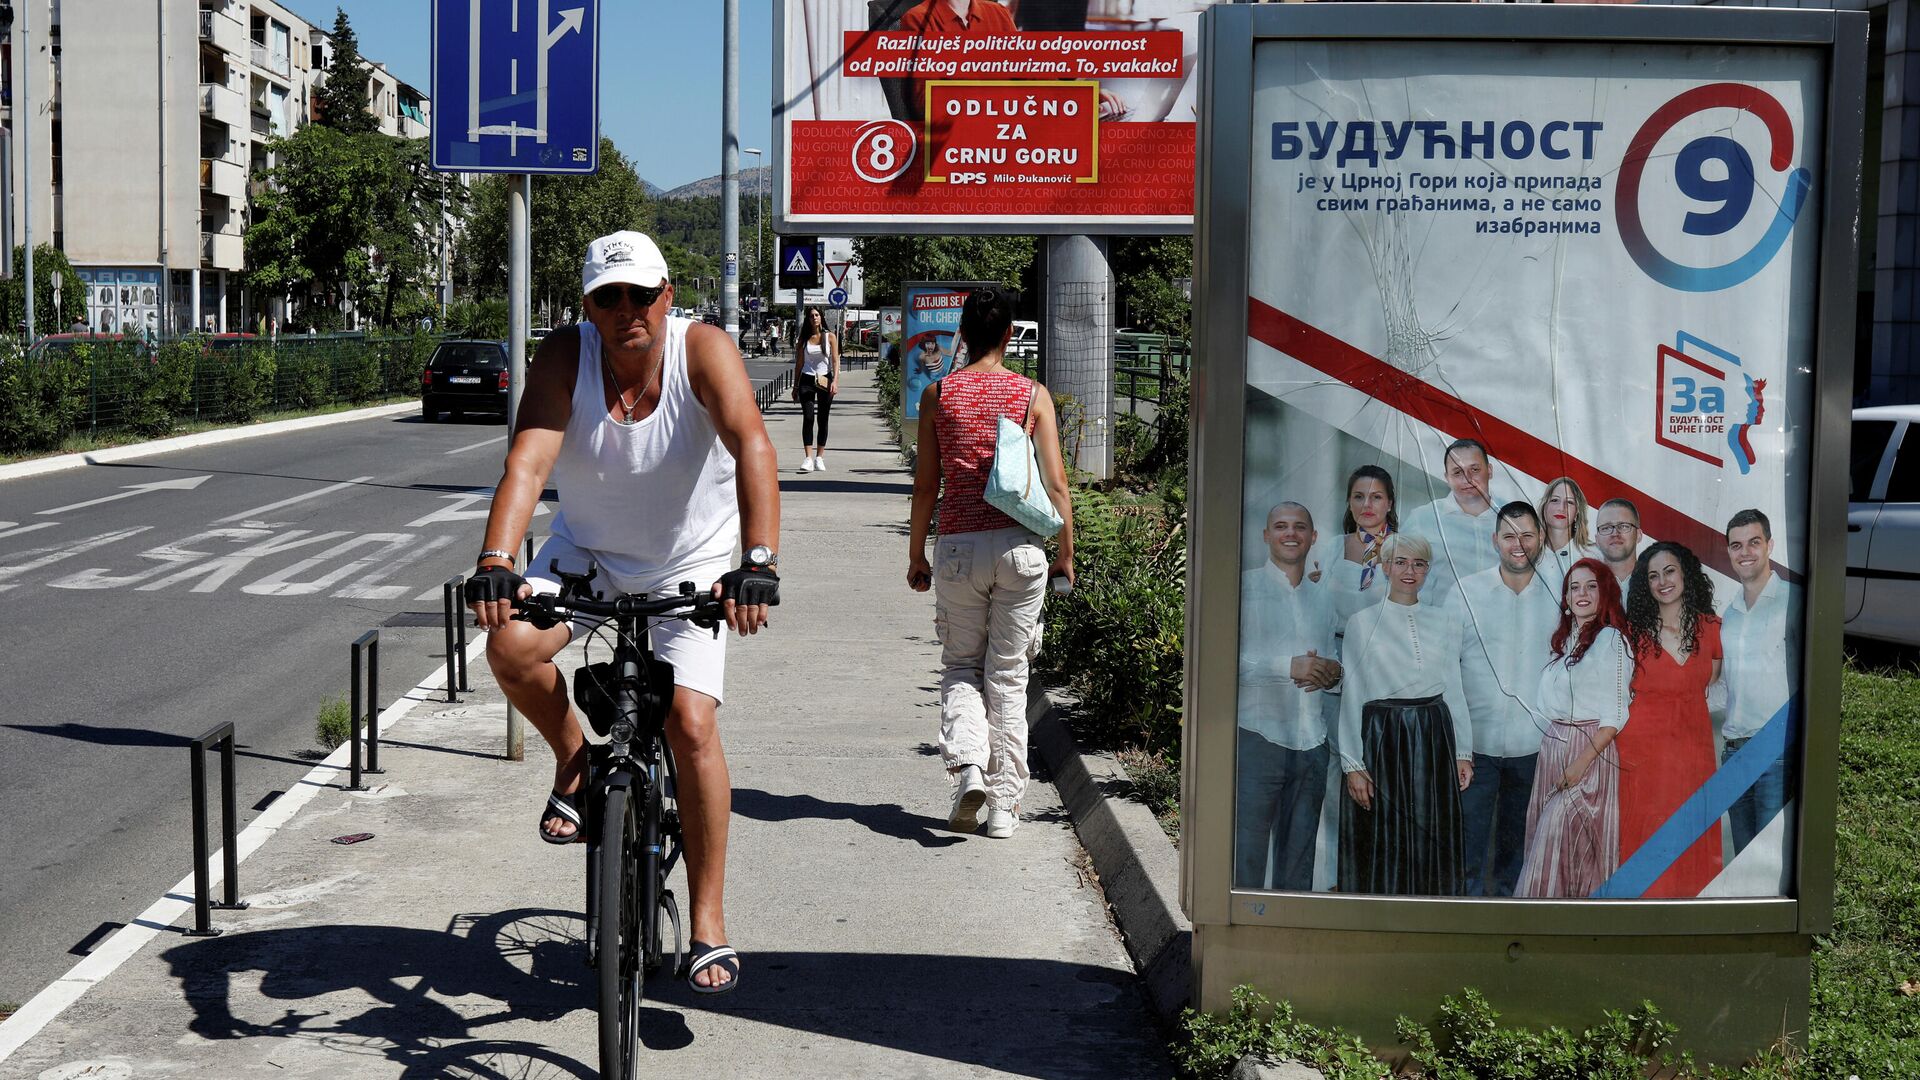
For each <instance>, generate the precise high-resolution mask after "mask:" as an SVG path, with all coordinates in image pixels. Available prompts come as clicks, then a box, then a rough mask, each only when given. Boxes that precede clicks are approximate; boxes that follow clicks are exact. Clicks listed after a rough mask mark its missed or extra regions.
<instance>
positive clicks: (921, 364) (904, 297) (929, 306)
mask: <svg viewBox="0 0 1920 1080" xmlns="http://www.w3.org/2000/svg"><path fill="white" fill-rule="evenodd" d="M989 284H990V283H989V282H979V281H909V282H904V283H902V284H901V286H900V348H899V351H898V355H899V357H900V363H901V364H902V365H904V366H905V371H904V372H903V376H902V378H901V380H900V407H901V413H902V416H903V417H904V419H905V422H904V423H902V424H901V426H900V434H901V437H902V438H903V439H905V440H907V441H908V444H909V445H911V444H912V443H913V442H914V441H915V440H916V437H917V435H918V434H919V428H918V427H917V425H918V424H919V422H920V396H921V395H922V394H923V393H925V392H926V389H927V387H929V386H932V385H933V384H934V383H936V382H939V381H940V380H941V379H943V378H945V377H946V376H947V374H948V373H949V372H953V371H958V370H959V369H961V368H963V367H965V366H967V347H966V344H965V343H964V342H962V341H961V340H960V308H961V307H962V306H963V305H965V304H966V302H967V294H969V293H971V292H972V291H973V290H975V289H982V288H986V287H987V285H989Z"/></svg>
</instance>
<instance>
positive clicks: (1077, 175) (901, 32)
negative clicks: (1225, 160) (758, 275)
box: [774, 0, 1216, 234]
mask: <svg viewBox="0 0 1920 1080" xmlns="http://www.w3.org/2000/svg"><path fill="white" fill-rule="evenodd" d="M1214 2H1216V0H1124V2H1117V0H1018V2H1014V3H1004V4H1003V3H1000V2H997V0H960V2H959V3H958V4H955V3H953V2H952V0H781V2H780V3H779V4H777V5H776V8H777V10H778V11H779V13H780V18H781V22H780V25H779V26H778V27H777V29H776V37H775V44H774V48H775V52H776V54H777V63H778V66H779V72H780V75H779V85H780V87H781V92H780V101H781V102H782V105H781V107H780V109H779V115H780V122H779V125H778V128H777V130H776V132H775V142H776V146H777V149H776V158H775V160H776V164H777V167H776V175H777V183H778V185H779V193H778V196H777V198H776V206H777V207H778V214H777V221H778V226H777V227H778V228H779V229H781V230H782V231H786V230H789V229H792V230H795V231H799V230H804V229H815V230H818V231H825V230H828V229H831V230H832V231H835V232H842V233H879V232H887V233H895V232H933V233H958V232H991V231H1014V232H1028V233H1032V232H1070V233H1125V234H1141V233H1155V232H1186V231H1188V230H1189V229H1190V228H1191V226H1192V221H1193V159H1194V126H1195V124H1194V122H1195V117H1196V108H1197V104H1196V103H1197V96H1196V95H1197V88H1198V80H1197V78H1196V77H1195V76H1196V60H1197V53H1198V47H1199V46H1198V37H1197V33H1198V29H1199V21H1200V13H1201V12H1202V11H1203V10H1205V9H1206V8H1208V7H1210V6H1212V4H1213V3H1214Z"/></svg>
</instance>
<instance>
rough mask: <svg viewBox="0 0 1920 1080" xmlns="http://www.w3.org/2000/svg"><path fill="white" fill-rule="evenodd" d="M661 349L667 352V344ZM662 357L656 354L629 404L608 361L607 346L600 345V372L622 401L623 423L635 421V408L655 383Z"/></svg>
mask: <svg viewBox="0 0 1920 1080" xmlns="http://www.w3.org/2000/svg"><path fill="white" fill-rule="evenodd" d="M659 351H660V354H662V355H664V353H665V352H666V349H665V346H662V347H661V349H660V350H659ZM660 359H661V356H660V355H656V356H655V357H654V361H653V364H652V365H651V366H650V367H648V369H647V373H646V375H645V376H644V377H643V378H641V380H640V381H639V383H637V384H636V385H635V386H634V393H633V402H632V404H628V402H627V395H626V393H625V392H624V391H622V390H621V389H620V384H619V383H618V382H616V381H614V378H613V365H611V364H609V363H608V362H607V349H606V346H604V345H602V346H601V347H600V373H601V375H603V376H605V377H606V380H607V385H608V386H609V387H611V388H612V390H613V396H614V400H616V401H618V402H619V403H620V410H621V412H622V413H624V414H625V417H624V419H622V420H621V423H625V424H631V423H633V413H634V410H635V409H638V408H639V407H640V399H641V398H643V397H646V396H647V387H648V386H650V385H652V384H653V376H654V373H655V372H656V371H658V370H659V367H660Z"/></svg>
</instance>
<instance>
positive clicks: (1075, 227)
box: [771, 0, 1258, 236]
mask: <svg viewBox="0 0 1920 1080" xmlns="http://www.w3.org/2000/svg"><path fill="white" fill-rule="evenodd" d="M772 2H773V156H772V160H771V165H772V168H773V184H774V187H773V230H774V232H776V233H782V234H784V233H788V232H793V233H809V234H813V235H818V236H1099V235H1108V236H1187V235H1189V234H1191V233H1192V232H1193V231H1194V227H1195V226H1194V222H1193V221H1192V220H1186V221H1155V220H1152V219H1132V218H1101V217H1096V216H1093V215H1074V216H1044V217H1043V216H1035V217H1032V218H1016V219H1006V218H992V217H977V218H976V217H966V218H959V217H912V216H905V215H900V216H889V215H884V214H878V215H849V216H840V217H827V216H825V215H818V214H813V215H808V216H806V217H800V218H795V217H789V216H788V205H789V203H790V202H791V200H792V194H793V192H792V183H791V180H792V178H791V177H790V176H789V175H788V173H787V157H788V153H787V152H788V146H787V139H788V134H789V132H788V127H787V124H788V119H787V114H788V113H789V112H790V111H792V110H793V109H794V108H795V107H796V106H797V105H798V104H799V99H795V100H792V101H789V100H786V98H785V94H786V88H787V48H786V42H787V34H788V31H789V27H788V22H787V7H788V3H787V0H772ZM1256 2H1258V0H1218V3H1216V5H1215V6H1217V7H1232V6H1235V5H1240V4H1251V3H1256ZM1205 32H1206V31H1205V29H1204V26H1203V29H1202V30H1201V31H1200V33H1201V35H1202V36H1203V37H1204V35H1205ZM1204 86H1205V82H1204V77H1203V80H1202V93H1204V92H1205V90H1204ZM1200 127H1202V128H1204V127H1205V125H1204V124H1201V125H1200ZM1197 137H1198V136H1197V133H1196V138H1197ZM1196 145H1197V144H1196ZM1195 158H1196V163H1197V162H1198V161H1200V160H1204V157H1203V156H1202V155H1199V154H1196V155H1195ZM1197 182H1198V181H1197V178H1196V184H1197Z"/></svg>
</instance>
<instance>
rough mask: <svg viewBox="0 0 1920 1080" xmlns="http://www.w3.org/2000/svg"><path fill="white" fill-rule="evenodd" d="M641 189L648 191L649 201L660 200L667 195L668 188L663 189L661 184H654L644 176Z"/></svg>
mask: <svg viewBox="0 0 1920 1080" xmlns="http://www.w3.org/2000/svg"><path fill="white" fill-rule="evenodd" d="M640 187H641V188H642V189H644V190H645V191H646V193H647V198H649V199H658V198H660V197H661V196H662V195H665V194H666V193H667V189H666V188H663V187H661V186H660V185H659V184H656V183H654V182H653V181H651V180H649V179H647V178H646V177H644V176H643V177H641V178H640Z"/></svg>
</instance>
